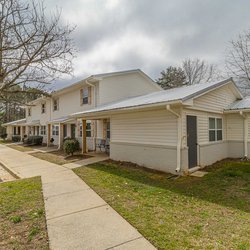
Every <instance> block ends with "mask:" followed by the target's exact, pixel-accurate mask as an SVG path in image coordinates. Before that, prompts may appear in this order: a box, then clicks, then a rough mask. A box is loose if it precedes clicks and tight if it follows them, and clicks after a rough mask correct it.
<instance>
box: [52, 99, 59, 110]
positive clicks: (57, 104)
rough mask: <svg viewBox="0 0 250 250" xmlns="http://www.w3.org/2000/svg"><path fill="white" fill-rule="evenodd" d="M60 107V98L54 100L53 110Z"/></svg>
mask: <svg viewBox="0 0 250 250" xmlns="http://www.w3.org/2000/svg"><path fill="white" fill-rule="evenodd" d="M58 109H59V99H54V100H53V110H54V111H56V110H58Z"/></svg>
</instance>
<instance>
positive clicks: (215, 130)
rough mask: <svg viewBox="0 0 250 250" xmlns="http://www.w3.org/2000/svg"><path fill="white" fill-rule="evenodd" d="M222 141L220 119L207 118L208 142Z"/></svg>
mask: <svg viewBox="0 0 250 250" xmlns="http://www.w3.org/2000/svg"><path fill="white" fill-rule="evenodd" d="M221 140H222V119H221V118H213V117H209V141H221Z"/></svg>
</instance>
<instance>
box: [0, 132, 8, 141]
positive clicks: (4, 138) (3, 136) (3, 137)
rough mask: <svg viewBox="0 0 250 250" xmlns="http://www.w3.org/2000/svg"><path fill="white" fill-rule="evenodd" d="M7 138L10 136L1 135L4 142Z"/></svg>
mask: <svg viewBox="0 0 250 250" xmlns="http://www.w3.org/2000/svg"><path fill="white" fill-rule="evenodd" d="M7 136H8V135H7V134H6V133H4V134H1V135H0V137H1V138H2V139H3V140H6V138H7Z"/></svg>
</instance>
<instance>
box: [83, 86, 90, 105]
mask: <svg viewBox="0 0 250 250" xmlns="http://www.w3.org/2000/svg"><path fill="white" fill-rule="evenodd" d="M90 103H91V87H84V88H83V89H81V104H82V105H83V104H90Z"/></svg>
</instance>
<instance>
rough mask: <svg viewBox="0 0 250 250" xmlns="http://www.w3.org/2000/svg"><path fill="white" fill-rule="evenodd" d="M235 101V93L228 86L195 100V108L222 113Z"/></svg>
mask: <svg viewBox="0 0 250 250" xmlns="http://www.w3.org/2000/svg"><path fill="white" fill-rule="evenodd" d="M235 100H236V97H235V95H234V93H233V92H232V90H231V89H230V86H228V85H227V86H223V87H221V88H218V89H216V90H214V91H211V92H209V93H207V94H205V95H203V96H200V97H198V98H196V99H194V107H195V108H198V109H205V110H207V111H209V112H220V113H222V112H223V110H224V108H225V107H227V106H228V105H229V104H231V103H232V102H234V101H235Z"/></svg>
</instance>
